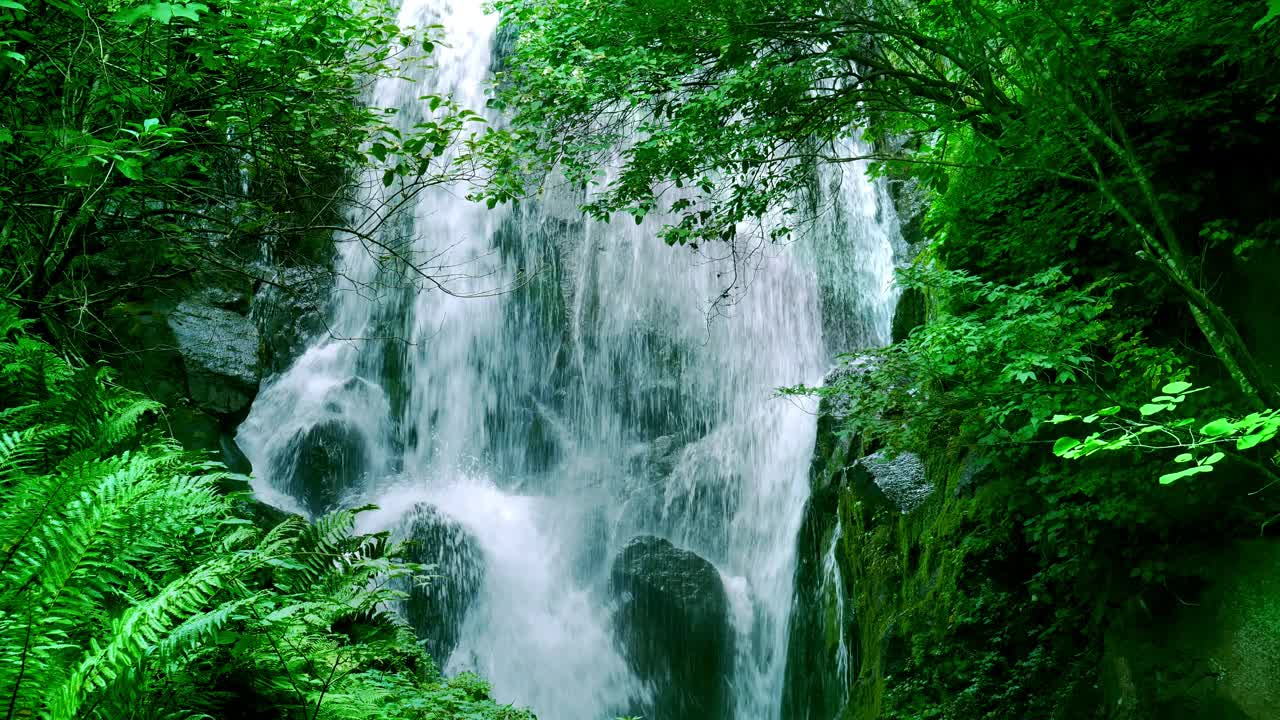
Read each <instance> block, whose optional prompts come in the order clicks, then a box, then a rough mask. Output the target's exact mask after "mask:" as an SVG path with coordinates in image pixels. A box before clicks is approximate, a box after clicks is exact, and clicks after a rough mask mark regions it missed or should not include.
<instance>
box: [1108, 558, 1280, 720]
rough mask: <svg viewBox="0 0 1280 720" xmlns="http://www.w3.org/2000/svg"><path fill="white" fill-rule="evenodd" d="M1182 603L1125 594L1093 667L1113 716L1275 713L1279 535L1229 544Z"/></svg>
mask: <svg viewBox="0 0 1280 720" xmlns="http://www.w3.org/2000/svg"><path fill="white" fill-rule="evenodd" d="M1209 572H1210V575H1209V576H1208V577H1206V578H1205V579H1206V580H1207V583H1206V585H1205V587H1204V589H1203V590H1202V591H1200V592H1199V593H1198V595H1197V596H1192V597H1189V598H1185V602H1177V601H1176V600H1172V601H1170V602H1166V603H1164V604H1163V605H1157V604H1154V603H1152V602H1136V601H1134V602H1130V603H1128V604H1127V606H1126V607H1124V608H1121V610H1120V611H1119V612H1118V613H1116V615H1117V617H1116V619H1115V621H1114V622H1113V623H1112V626H1111V628H1110V630H1109V631H1108V632H1107V633H1106V638H1105V649H1104V652H1103V657H1102V662H1101V667H1100V675H1101V680H1102V688H1103V693H1104V696H1105V704H1106V706H1107V707H1109V708H1112V714H1111V715H1110V716H1109V717H1112V718H1116V719H1117V720H1137V719H1139V718H1141V719H1143V720H1145V719H1146V718H1161V720H1164V719H1166V718H1167V719H1168V720H1209V719H1210V718H1212V719H1213V720H1276V719H1277V718H1280V542H1276V541H1274V540H1255V541H1249V542H1241V543H1237V544H1236V545H1234V546H1231V547H1229V548H1227V549H1225V550H1224V552H1223V553H1222V554H1221V556H1220V557H1218V558H1215V562H1214V563H1212V567H1211V568H1210V571H1209Z"/></svg>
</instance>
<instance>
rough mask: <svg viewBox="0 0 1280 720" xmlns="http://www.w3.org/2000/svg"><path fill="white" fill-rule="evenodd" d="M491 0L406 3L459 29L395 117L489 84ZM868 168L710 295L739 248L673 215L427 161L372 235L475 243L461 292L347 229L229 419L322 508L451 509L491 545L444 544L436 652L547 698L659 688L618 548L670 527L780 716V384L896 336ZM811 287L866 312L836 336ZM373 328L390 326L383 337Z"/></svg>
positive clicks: (464, 249)
mask: <svg viewBox="0 0 1280 720" xmlns="http://www.w3.org/2000/svg"><path fill="white" fill-rule="evenodd" d="M479 7H480V3H476V2H471V0H453V1H452V2H450V0H408V1H407V2H406V4H405V5H404V7H403V8H402V11H401V22H402V24H404V25H406V26H407V25H418V26H421V25H425V24H429V23H434V22H438V23H440V24H442V25H443V26H444V27H445V31H446V33H447V34H448V35H449V42H448V43H447V45H444V46H441V48H440V49H439V50H437V53H436V55H435V56H434V60H435V66H434V68H433V69H431V70H430V71H429V72H427V73H426V75H425V76H424V77H422V78H421V79H420V80H419V81H417V83H416V84H415V83H414V82H409V81H405V80H384V81H382V82H381V83H379V85H378V86H377V88H376V89H375V91H374V97H373V98H372V102H373V103H374V104H375V105H378V106H384V107H396V108H399V110H400V112H399V115H398V116H397V122H400V123H403V124H404V125H405V127H406V128H407V127H411V126H412V124H413V123H416V122H419V121H421V119H422V118H423V117H424V114H426V113H427V109H426V108H424V107H422V105H423V103H422V102H421V101H420V100H418V98H419V97H420V96H422V95H424V94H428V93H439V94H450V95H452V96H453V97H454V98H455V99H456V100H457V101H458V102H459V103H460V104H461V105H462V106H464V107H481V106H483V104H484V95H483V91H484V86H485V82H486V80H487V74H488V72H489V68H490V65H491V53H492V46H493V43H494V34H495V30H496V25H497V19H496V18H494V17H492V16H487V15H485V14H484V13H483V12H482V11H481V10H480V9H479ZM861 170H862V169H861V168H856V167H847V168H837V169H835V170H830V171H826V172H825V174H823V175H822V176H821V177H820V181H821V182H820V184H821V186H822V187H820V188H819V193H818V196H819V198H820V199H821V201H822V202H823V203H824V204H825V205H826V206H827V209H828V211H829V212H827V213H824V217H826V219H824V220H823V221H822V222H820V223H817V224H815V226H814V229H813V232H812V233H811V235H813V237H809V238H805V239H804V240H802V241H800V242H797V243H795V244H792V245H789V246H786V247H779V248H769V249H766V251H763V252H766V253H767V255H768V256H767V257H765V256H763V255H762V256H760V257H759V260H760V262H759V263H758V266H756V267H754V268H753V269H752V275H751V282H750V286H749V289H748V291H747V292H746V293H745V294H744V295H743V296H742V298H741V299H740V300H739V301H738V302H737V303H735V304H734V305H732V306H731V307H729V308H727V311H726V312H724V313H722V314H721V316H715V317H712V316H710V315H709V314H708V307H707V302H708V299H710V298H715V297H717V296H718V295H719V294H720V292H721V291H722V290H723V289H724V286H725V284H726V280H725V273H728V272H730V271H732V270H733V268H732V267H731V266H729V265H727V263H732V262H734V261H733V260H729V259H724V260H718V259H715V258H708V257H703V256H698V255H694V254H692V253H689V252H686V251H680V250H673V249H671V248H668V247H666V246H665V245H663V244H662V243H661V242H659V241H658V240H656V237H655V236H656V232H657V229H658V225H659V224H660V222H659V221H658V220H649V221H646V222H644V223H643V224H640V225H635V224H633V223H630V222H626V223H619V224H594V223H587V222H584V221H582V220H581V219H580V218H579V217H578V214H577V213H576V209H575V208H576V207H577V205H578V200H580V199H575V198H572V197H560V198H558V199H556V198H553V199H551V200H548V201H545V202H543V203H541V204H540V205H539V206H537V207H535V208H524V209H522V210H521V211H519V212H510V211H501V210H499V211H492V210H486V209H485V208H484V207H483V206H477V205H475V204H473V203H470V202H468V201H466V200H463V199H462V198H461V197H460V196H459V194H458V193H457V192H455V191H454V190H453V189H451V188H435V189H429V190H427V191H426V192H424V193H422V194H420V195H418V196H417V199H416V204H415V205H414V206H413V208H412V209H410V210H408V211H404V212H401V213H399V214H397V215H395V216H392V217H389V218H376V219H378V220H381V221H382V222H381V223H380V224H379V227H378V229H377V230H376V232H377V233H379V235H380V237H382V238H383V240H384V242H385V244H390V245H395V244H397V243H399V242H401V241H411V242H412V247H413V250H414V252H415V253H416V254H417V257H436V256H439V257H440V258H441V259H440V261H439V264H440V265H446V264H447V265H449V266H450V267H453V268H465V269H466V271H467V273H468V274H469V277H459V278H456V279H455V280H454V281H453V282H452V283H451V284H450V286H449V287H450V290H451V291H453V293H455V294H448V293H444V292H439V291H424V292H416V293H414V292H406V291H404V290H397V289H395V287H396V283H393V282H388V281H387V280H388V278H387V277H386V276H387V274H388V273H389V272H391V271H389V270H388V269H387V268H385V267H382V266H380V265H379V264H378V263H377V262H376V261H375V260H374V259H373V258H372V257H370V254H369V253H368V252H367V249H366V248H365V247H363V246H362V245H361V244H360V243H355V242H346V240H349V239H350V238H345V237H339V238H338V240H339V243H338V244H339V256H338V259H337V266H338V268H339V271H340V272H339V275H338V276H339V277H340V278H342V279H341V280H340V281H339V282H338V283H337V286H336V287H335V292H334V293H333V298H332V307H331V311H330V318H329V328H330V332H329V333H327V334H325V335H323V336H321V337H319V338H317V339H316V340H315V341H314V342H313V343H312V344H311V346H310V347H309V348H308V349H307V351H306V352H305V353H304V354H303V355H302V356H301V357H300V358H298V359H297V360H296V361H295V362H294V363H293V365H292V366H291V367H290V368H289V369H288V370H287V371H286V372H284V373H283V374H281V375H279V376H278V377H275V378H273V379H272V380H271V381H270V382H269V383H268V384H267V385H266V386H265V387H264V388H263V391H262V392H261V394H260V395H259V397H258V399H257V401H256V402H255V403H254V406H253V409H252V411H251V413H250V415H249V417H248V419H247V420H246V421H245V422H244V424H243V425H242V427H241V429H240V433H239V435H238V441H239V444H240V446H241V448H242V449H243V450H244V452H245V454H246V455H247V456H248V457H249V459H250V461H251V462H252V463H253V466H254V469H255V471H256V473H257V479H256V481H255V483H256V485H255V487H256V489H257V491H258V493H259V495H260V496H261V497H263V498H264V499H265V500H267V501H269V502H272V503H274V504H277V505H280V506H282V507H285V508H287V509H292V510H296V511H300V512H303V513H308V514H314V513H316V512H320V511H322V510H323V509H325V508H327V507H330V506H332V505H334V504H336V503H343V504H353V503H364V502H373V503H375V504H377V505H378V506H379V507H380V509H379V510H377V511H374V512H372V513H369V514H367V515H366V516H365V517H364V522H365V523H366V528H365V529H370V530H372V529H384V528H392V529H405V528H407V527H409V524H408V523H409V520H410V519H411V518H412V517H414V516H415V513H420V512H421V509H422V508H428V507H429V508H433V510H432V512H434V513H437V514H438V515H439V516H441V517H444V518H447V522H448V523H450V527H451V528H453V529H452V530H449V532H456V534H457V536H459V537H465V538H466V540H465V542H463V543H461V544H462V545H467V546H474V547H475V548H476V549H477V552H476V553H475V554H477V555H478V556H479V557H478V558H473V557H470V555H468V554H466V553H462V554H460V555H458V556H457V557H464V556H465V558H467V562H472V563H478V564H479V565H480V566H481V567H482V570H481V571H479V572H474V573H473V572H472V571H473V570H474V568H469V569H464V568H461V567H450V566H449V563H448V562H446V563H445V565H446V566H445V567H443V568H442V573H443V574H444V575H446V576H448V575H449V574H450V573H451V572H458V573H464V574H466V573H470V574H468V575H467V577H472V576H474V578H475V579H476V580H475V582H476V584H475V586H474V588H473V590H474V595H473V596H471V595H468V596H466V597H464V598H462V599H461V600H460V602H462V603H463V604H464V605H465V607H463V608H461V611H459V612H457V613H454V614H449V615H447V616H442V617H444V619H443V620H441V622H456V623H457V627H456V628H454V630H455V632H452V633H451V634H449V637H448V641H447V649H446V650H445V652H448V655H449V656H448V658H447V659H445V658H441V659H440V660H441V662H442V664H443V665H444V666H445V668H446V670H447V671H450V672H453V671H461V670H467V669H474V670H476V671H477V672H478V673H479V674H480V675H481V676H483V677H485V678H486V679H487V680H489V681H490V682H491V683H492V684H493V687H494V691H495V693H496V694H497V695H498V696H499V698H500V699H502V700H504V701H510V702H514V703H518V704H523V705H528V706H530V707H532V708H533V709H534V710H535V711H536V712H537V713H539V715H540V717H543V718H546V719H548V720H600V719H601V718H605V717H610V716H611V713H612V714H620V713H629V712H636V713H638V712H639V709H640V708H644V707H651V706H650V705H646V703H649V702H651V701H652V700H653V698H654V697H655V696H656V695H661V693H662V688H660V687H657V686H658V685H660V684H661V682H662V680H661V678H654V677H642V676H641V674H640V673H637V672H636V671H635V663H633V662H629V661H628V655H627V648H625V647H623V645H622V642H621V641H620V639H619V638H620V635H621V633H620V629H619V628H618V627H617V622H616V621H615V613H616V610H617V606H618V602H619V598H618V597H617V596H616V594H615V593H614V592H613V590H612V589H611V583H610V571H611V567H612V565H613V563H614V558H615V557H617V555H618V553H619V551H620V550H621V549H622V548H623V547H624V546H626V545H627V543H628V542H629V541H630V540H631V539H633V538H635V537H637V536H659V537H662V538H666V539H668V540H670V541H671V542H672V543H674V545H676V546H678V547H680V548H684V549H687V550H690V551H693V552H694V553H697V555H699V556H701V557H702V558H705V559H706V560H707V561H710V563H712V564H713V565H714V566H715V569H716V570H717V571H718V573H717V574H718V576H719V580H720V582H722V583H723V586H724V589H725V592H726V593H727V600H728V602H727V605H728V607H727V612H728V614H729V615H730V617H729V618H728V623H729V624H730V626H731V627H732V631H733V632H732V634H733V636H734V637H733V642H732V648H733V651H732V657H729V658H728V659H727V661H726V668H727V671H726V677H725V678H723V681H724V684H725V686H726V687H727V688H729V694H730V697H731V701H730V706H729V707H728V708H727V709H726V712H725V713H724V714H725V715H729V714H732V716H733V717H735V718H737V720H770V719H771V718H776V717H777V716H778V713H779V703H780V698H781V696H782V687H781V685H782V682H783V676H784V665H785V661H786V651H787V647H786V646H787V626H788V615H789V612H790V607H791V595H792V581H793V574H794V566H795V537H796V533H797V530H798V527H799V524H800V521H801V514H802V511H803V507H804V503H805V500H806V497H807V495H808V478H807V470H808V466H809V460H810V454H811V453H812V449H813V442H814V434H815V418H814V414H813V408H812V407H811V406H810V405H809V404H807V403H804V402H800V401H796V400H789V399H783V398H778V397H775V393H774V391H775V389H776V388H778V387H780V386H789V385H795V384H800V383H810V384H816V383H818V382H820V381H821V379H822V376H823V374H824V372H825V371H826V369H827V368H828V367H829V365H830V362H831V356H832V353H833V352H834V351H836V350H845V349H852V348H854V347H858V346H871V345H876V344H881V343H883V342H885V341H886V340H887V337H886V336H887V334H888V325H889V322H888V317H889V312H890V308H891V302H892V298H891V292H890V289H889V285H890V278H891V273H892V258H893V250H892V243H891V238H892V237H893V236H894V233H895V232H896V231H895V230H894V228H893V227H892V224H891V223H890V222H884V221H882V218H883V216H885V215H891V212H889V211H888V210H887V209H886V208H887V199H886V198H884V197H878V196H877V194H876V193H877V192H879V191H878V190H877V189H876V188H875V187H874V186H872V185H870V184H869V183H868V182H867V181H866V179H865V176H864V175H862V174H861ZM368 184H369V185H370V186H374V187H377V186H379V185H380V183H377V182H371V183H368ZM377 201H378V197H377V196H370V197H367V198H364V199H363V202H361V203H358V204H357V206H358V207H362V208H368V207H372V206H376V205H377V204H378V202H377ZM353 212H355V214H354V215H353V217H352V221H353V223H355V224H357V225H360V224H365V225H366V226H367V225H368V221H369V220H370V218H368V217H364V216H361V215H360V212H367V210H365V211H353ZM739 269H741V268H739ZM504 287H505V288H510V290H509V291H508V292H503V293H497V294H494V293H488V292H486V291H489V290H492V289H494V288H504ZM379 288H384V290H379ZM387 288H389V289H387ZM465 296H473V297H465ZM475 296H479V297H475ZM824 312H825V313H826V317H825V325H826V326H828V327H831V326H833V324H836V323H838V322H842V321H847V320H851V319H852V320H853V321H856V322H844V323H843V325H842V326H843V327H846V328H848V327H852V328H854V329H853V330H852V331H850V332H847V333H846V334H847V335H848V336H847V337H841V338H840V339H838V340H836V339H833V338H831V337H829V336H830V335H831V333H830V332H827V333H826V336H828V337H826V339H824ZM386 337H395V338H399V339H402V340H403V342H399V341H398V340H370V339H369V338H386ZM362 338H363V339H362ZM316 448H319V449H320V450H319V451H313V450H315V449H316ZM321 461H322V462H321ZM320 465H324V467H320ZM419 516H420V515H419ZM450 557H453V556H450ZM458 562H461V561H458ZM451 587H452V586H451ZM459 594H464V593H461V591H460V593H459ZM468 601H469V602H468ZM455 610H457V608H455ZM658 620H659V621H660V618H659V619H658ZM645 632H647V633H649V634H651V635H661V627H659V626H655V627H653V628H646V629H645ZM659 640H661V638H659ZM441 647H444V645H442V646H441ZM662 720H694V718H693V717H689V718H682V717H667V716H664V717H663V718H662ZM698 720H702V718H701V717H699V718H698Z"/></svg>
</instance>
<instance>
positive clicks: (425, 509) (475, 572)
mask: <svg viewBox="0 0 1280 720" xmlns="http://www.w3.org/2000/svg"><path fill="white" fill-rule="evenodd" d="M407 524H408V529H407V535H408V537H409V540H410V542H411V543H412V545H411V548H410V554H409V559H410V560H412V561H413V562H418V563H424V564H427V565H432V566H434V571H433V574H434V576H433V577H431V578H430V580H429V582H428V583H427V584H426V585H425V586H417V587H414V588H413V589H412V590H411V591H410V593H409V600H408V602H407V603H406V614H407V616H408V620H409V622H410V623H411V624H412V625H413V627H414V629H415V630H417V632H418V637H420V638H422V640H423V641H424V642H426V645H427V651H428V652H429V653H430V654H431V656H432V657H433V658H435V660H436V663H437V664H438V665H444V663H445V661H446V660H448V658H449V655H450V654H451V653H452V652H453V650H454V648H455V647H457V645H458V636H459V633H460V632H461V631H462V622H463V620H465V619H466V615H467V611H468V610H469V609H470V608H471V605H472V603H474V602H475V599H476V596H477V595H478V594H479V593H480V586H481V585H482V584H483V582H484V573H485V569H484V556H483V554H482V553H481V551H480V546H479V544H478V543H477V542H476V539H475V537H473V536H472V535H471V533H469V532H467V530H466V529H465V528H463V527H462V525H461V524H459V523H458V522H457V521H455V520H454V519H452V518H450V517H448V516H447V515H445V514H444V513H442V512H440V510H439V509H437V508H436V507H434V506H432V505H422V504H420V505H416V506H414V508H413V509H412V510H411V511H410V513H409V519H408V521H407Z"/></svg>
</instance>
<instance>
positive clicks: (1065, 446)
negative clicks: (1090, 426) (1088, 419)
mask: <svg viewBox="0 0 1280 720" xmlns="http://www.w3.org/2000/svg"><path fill="white" fill-rule="evenodd" d="M1079 444H1080V441H1079V440H1077V439H1075V438H1069V437H1061V438H1058V441H1057V442H1055V443H1054V444H1053V454H1054V455H1057V456H1058V457H1066V455H1067V453H1068V452H1070V450H1071V449H1072V448H1074V447H1076V446H1077V445H1079Z"/></svg>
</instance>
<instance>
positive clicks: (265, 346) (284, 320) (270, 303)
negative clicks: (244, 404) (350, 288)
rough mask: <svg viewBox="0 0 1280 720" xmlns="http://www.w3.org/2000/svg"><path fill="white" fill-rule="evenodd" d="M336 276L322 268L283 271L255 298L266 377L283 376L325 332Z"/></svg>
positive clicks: (255, 313) (260, 349)
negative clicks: (281, 373) (312, 341)
mask: <svg viewBox="0 0 1280 720" xmlns="http://www.w3.org/2000/svg"><path fill="white" fill-rule="evenodd" d="M332 287H333V275H332V273H329V272H328V271H326V270H325V269H324V268H321V267H319V266H305V267H285V268H280V270H279V271H278V273H277V274H276V276H275V278H274V279H273V280H272V282H270V283H263V285H262V287H261V289H259V290H258V292H257V294H256V295H254V296H253V313H252V315H253V319H254V321H255V322H256V323H257V326H258V330H259V331H260V333H261V337H262V342H261V344H260V347H259V357H260V359H261V362H262V368H263V372H264V373H265V374H267V375H271V374H274V373H279V372H283V371H284V370H286V369H287V368H288V367H289V366H290V365H291V364H293V361H294V360H296V359H298V357H299V356H301V355H302V353H303V352H304V351H305V350H306V349H307V345H308V343H309V342H310V341H311V340H312V339H313V338H315V337H316V336H317V335H319V334H320V333H321V332H324V330H325V319H324V313H325V309H326V307H327V305H328V299H329V294H330V291H331V289H332Z"/></svg>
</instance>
